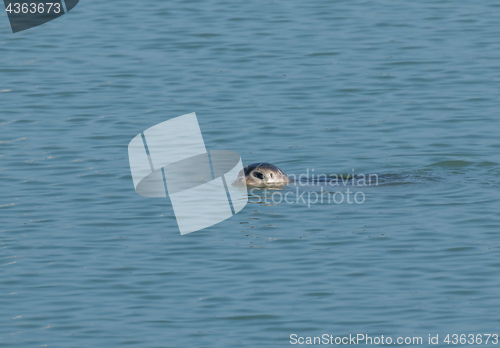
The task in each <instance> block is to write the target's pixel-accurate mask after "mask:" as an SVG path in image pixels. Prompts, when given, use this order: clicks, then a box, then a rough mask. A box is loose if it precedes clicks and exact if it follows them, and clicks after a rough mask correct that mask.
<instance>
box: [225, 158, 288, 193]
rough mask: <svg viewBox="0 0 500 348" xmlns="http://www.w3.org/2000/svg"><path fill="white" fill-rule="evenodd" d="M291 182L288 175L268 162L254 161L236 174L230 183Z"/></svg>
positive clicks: (264, 183) (275, 184) (263, 183)
mask: <svg viewBox="0 0 500 348" xmlns="http://www.w3.org/2000/svg"><path fill="white" fill-rule="evenodd" d="M289 182H291V180H290V178H289V177H288V175H286V174H285V173H284V172H283V171H282V170H281V169H279V168H278V167H276V166H275V165H273V164H270V163H254V164H250V165H248V166H246V167H245V168H243V170H241V171H240V172H239V174H238V178H237V179H236V180H235V181H234V182H233V184H232V185H234V186H238V185H243V184H246V186H251V187H266V186H284V185H286V184H288V183H289Z"/></svg>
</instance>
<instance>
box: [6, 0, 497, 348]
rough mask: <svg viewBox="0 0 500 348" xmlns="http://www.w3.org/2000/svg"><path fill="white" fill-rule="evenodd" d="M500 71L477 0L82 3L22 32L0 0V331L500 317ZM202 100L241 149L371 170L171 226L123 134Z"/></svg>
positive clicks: (233, 332) (55, 335)
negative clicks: (136, 179)
mask: <svg viewBox="0 0 500 348" xmlns="http://www.w3.org/2000/svg"><path fill="white" fill-rule="evenodd" d="M499 69H500V5H499V4H498V3H497V2H495V1H489V0H488V1H481V2H465V1H464V2H456V1H455V2H452V1H417V2H399V1H377V2H374V1H335V2H325V1H312V2H311V1H308V2H299V1H287V2H284V1H282V2H269V1H259V0H257V1H251V2H235V1H213V2H202V1H181V2H167V1H146V0H145V1H130V0H122V1H107V2H103V1H94V0H89V1H83V2H80V4H79V5H78V6H77V7H76V8H75V9H74V10H73V11H71V12H70V13H69V14H68V15H65V16H63V17H61V18H59V19H57V20H54V21H52V22H50V23H47V24H45V25H42V26H40V27H37V28H33V29H30V30H27V31H24V32H20V33H17V34H12V33H11V31H10V27H9V26H8V20H7V16H6V15H0V91H1V92H0V246H1V249H0V250H2V251H1V253H0V258H1V260H0V264H1V266H0V345H1V346H5V347H41V346H47V347H87V346H89V347H123V346H137V347H286V346H290V338H289V337H290V335H291V334H297V335H298V336H303V337H306V336H318V335H322V334H324V333H327V334H331V335H333V336H343V335H349V334H353V335H355V334H358V333H363V334H370V335H372V336H381V335H384V336H392V337H397V336H403V337H405V336H422V337H424V343H425V342H427V341H426V340H427V337H428V335H429V334H432V335H436V334H439V335H440V337H443V336H442V335H446V334H448V333H451V334H453V333H457V334H469V333H489V334H495V333H496V334H500V332H499V327H500V325H499V324H500V314H499V307H500V298H499V296H498V293H499V287H500V252H499V251H500V216H499V214H498V213H499V204H500V199H499V197H500V196H499V193H500V189H499V187H500V155H499V150H500V142H499V130H500V118H499V113H498V111H499V108H498V105H499V95H500V91H499V88H500V84H499V83H500V70H499ZM193 111H195V112H196V113H197V115H198V120H199V123H200V127H201V130H202V132H203V137H204V140H205V143H206V146H207V148H208V149H222V150H233V151H236V152H238V153H239V154H240V155H241V156H242V158H243V161H244V163H245V164H250V163H254V162H261V161H263V162H270V163H274V164H275V165H277V166H279V167H280V168H281V169H282V170H284V171H285V172H287V173H293V174H296V175H300V174H302V173H308V171H309V174H311V173H312V170H313V169H314V172H315V173H326V174H332V173H357V174H359V173H375V174H378V175H379V176H380V177H381V182H380V183H379V185H378V186H370V187H365V188H358V189H356V190H357V191H359V190H361V191H362V192H363V194H364V195H365V200H364V203H362V204H357V203H352V204H349V203H347V202H346V201H344V202H343V203H340V204H336V203H332V202H331V203H328V202H326V201H324V202H323V203H321V202H317V203H314V204H307V202H305V203H304V202H302V201H300V200H299V201H297V202H292V203H290V204H288V203H284V202H281V203H280V202H273V201H272V199H271V200H270V201H269V200H267V201H266V197H267V198H272V195H273V193H275V191H269V192H264V191H263V190H256V191H254V192H252V193H251V194H250V196H251V199H250V203H249V204H248V205H247V206H246V207H245V208H244V209H243V210H242V211H241V212H240V213H239V214H237V215H236V216H234V217H232V218H230V219H228V220H226V221H224V222H222V223H220V224H218V225H215V226H213V227H210V228H207V229H205V230H202V231H199V232H195V233H192V234H188V235H184V236H181V235H180V233H179V229H178V226H177V223H176V221H175V217H174V215H173V209H172V206H171V204H170V201H169V199H168V198H167V199H160V198H145V197H141V196H139V195H137V194H136V193H135V191H134V187H133V184H132V179H131V175H130V169H129V163H128V154H127V145H128V143H129V141H130V140H131V139H132V138H133V137H134V136H136V135H137V134H138V133H140V132H141V131H142V130H144V129H146V128H149V127H151V126H153V125H155V124H158V123H160V122H162V121H165V120H168V119H170V118H173V117H175V116H179V115H183V114H187V113H189V112H193ZM317 190H318V188H317V187H316V188H311V187H308V188H306V189H304V192H306V195H307V194H308V193H311V192H316V193H317ZM336 190H337V191H338V190H341V191H342V192H344V191H345V188H337V189H336ZM334 191H335V190H334ZM357 191H356V192H357ZM276 192H281V193H286V192H291V193H293V192H294V188H293V187H288V188H285V189H283V190H277V191H276ZM332 192H333V191H332ZM275 197H276V196H275ZM441 345H442V346H448V345H446V344H443V342H442V340H441Z"/></svg>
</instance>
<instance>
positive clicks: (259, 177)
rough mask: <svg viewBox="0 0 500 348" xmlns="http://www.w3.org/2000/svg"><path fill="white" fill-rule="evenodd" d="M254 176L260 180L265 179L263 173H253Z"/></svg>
mask: <svg viewBox="0 0 500 348" xmlns="http://www.w3.org/2000/svg"><path fill="white" fill-rule="evenodd" d="M253 176H255V177H256V178H258V179H260V180H262V179H264V174H262V173H261V172H253Z"/></svg>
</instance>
